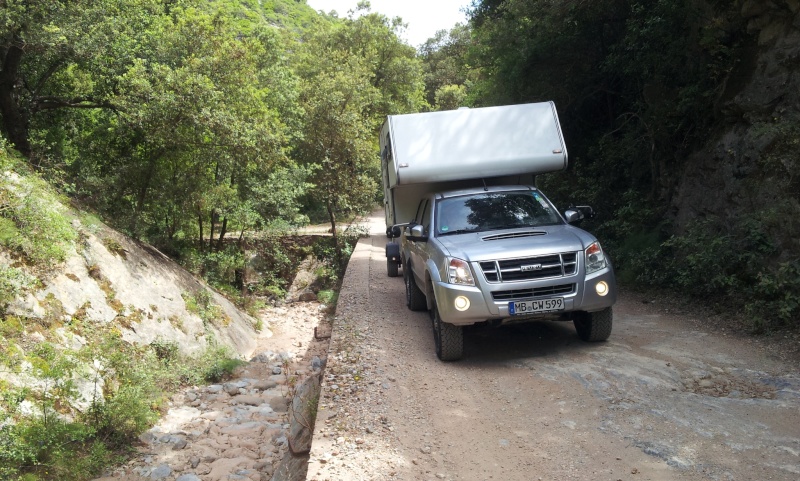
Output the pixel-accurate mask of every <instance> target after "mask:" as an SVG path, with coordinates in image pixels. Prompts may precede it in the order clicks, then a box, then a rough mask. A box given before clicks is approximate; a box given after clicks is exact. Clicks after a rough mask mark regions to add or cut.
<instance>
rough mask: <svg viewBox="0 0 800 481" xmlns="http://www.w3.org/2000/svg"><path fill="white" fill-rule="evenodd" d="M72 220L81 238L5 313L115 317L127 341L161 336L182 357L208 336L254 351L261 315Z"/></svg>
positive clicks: (132, 245)
mask: <svg viewBox="0 0 800 481" xmlns="http://www.w3.org/2000/svg"><path fill="white" fill-rule="evenodd" d="M73 225H74V227H76V229H77V230H78V231H79V232H80V235H81V239H82V240H81V242H79V243H78V244H77V247H76V249H75V250H74V251H73V252H72V254H71V255H70V256H69V257H68V258H67V260H66V262H65V264H64V265H63V266H62V267H60V268H59V269H58V270H57V271H55V272H53V273H52V274H51V275H50V276H47V277H45V278H44V284H45V285H44V287H43V288H42V289H38V290H35V291H34V292H29V293H27V294H26V296H25V297H22V298H19V299H17V300H16V301H15V302H13V303H11V305H10V306H9V308H8V309H7V313H8V314H10V315H14V316H18V317H21V318H33V319H42V318H50V319H51V320H52V321H55V322H59V323H65V324H68V323H70V322H71V321H72V320H73V319H75V318H80V319H81V320H84V321H88V322H90V323H99V324H108V323H112V322H113V323H115V324H116V325H117V327H118V328H119V330H120V332H121V334H122V337H123V339H125V340H126V341H128V342H131V343H136V344H150V343H152V342H153V341H155V340H157V339H160V340H164V341H168V342H174V343H176V344H177V346H178V348H179V349H180V350H181V351H182V352H183V353H185V354H190V353H193V352H195V351H199V350H202V349H203V348H204V347H206V345H207V344H208V342H209V341H210V340H211V339H213V340H214V341H215V342H219V343H222V344H224V345H227V346H229V347H231V348H232V349H233V350H234V351H235V352H236V353H238V354H239V355H240V356H242V357H245V358H246V357H249V356H250V355H251V354H252V352H253V349H254V348H255V338H256V332H255V329H254V326H255V324H256V320H255V319H253V318H252V317H250V316H248V315H247V314H245V313H243V312H242V311H240V310H239V309H238V308H237V307H236V306H234V305H233V304H232V303H231V302H230V301H228V300H227V299H226V298H225V297H223V296H221V295H219V294H217V293H216V292H214V291H213V290H211V289H210V288H209V287H208V286H206V285H205V284H204V283H203V282H202V281H200V280H198V279H197V278H195V277H194V276H192V275H191V274H190V273H188V272H187V271H186V270H184V269H183V268H182V267H180V266H179V265H178V264H176V263H175V262H174V261H172V260H171V259H169V258H168V257H167V256H166V255H164V254H162V253H161V252H159V251H158V250H157V249H155V248H153V247H151V246H149V245H146V244H142V243H139V242H136V241H134V240H132V239H129V238H127V237H125V236H123V235H122V234H119V233H118V232H116V231H113V230H111V229H108V228H106V227H104V226H98V225H95V226H92V227H91V228H88V227H86V226H83V225H81V223H80V221H78V220H75V221H74V222H73ZM198 304H199V306H198ZM193 306H198V307H199V308H200V309H197V308H193ZM261 334H262V335H268V333H266V332H262V333H261Z"/></svg>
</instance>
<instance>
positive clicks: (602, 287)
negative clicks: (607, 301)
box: [594, 281, 608, 296]
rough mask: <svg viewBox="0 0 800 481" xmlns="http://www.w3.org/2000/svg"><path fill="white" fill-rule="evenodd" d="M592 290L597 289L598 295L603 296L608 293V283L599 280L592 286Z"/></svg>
mask: <svg viewBox="0 0 800 481" xmlns="http://www.w3.org/2000/svg"><path fill="white" fill-rule="evenodd" d="M594 290H596V291H597V295H598V296H605V295H606V294H608V284H606V283H605V281H600V282H598V283H597V285H596V286H594Z"/></svg>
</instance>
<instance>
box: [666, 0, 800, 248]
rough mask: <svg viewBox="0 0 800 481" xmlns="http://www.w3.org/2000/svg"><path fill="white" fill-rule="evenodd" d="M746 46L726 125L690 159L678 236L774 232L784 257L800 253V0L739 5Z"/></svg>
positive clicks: (731, 83) (727, 98) (679, 194)
mask: <svg viewBox="0 0 800 481" xmlns="http://www.w3.org/2000/svg"><path fill="white" fill-rule="evenodd" d="M740 15H741V17H742V19H743V20H744V21H746V25H747V26H746V29H747V33H748V34H749V35H750V37H751V38H750V40H749V45H748V46H746V47H744V48H742V50H741V59H740V62H739V64H738V66H737V68H736V69H735V70H734V71H733V72H731V74H730V76H729V79H728V81H727V84H726V91H725V93H724V94H723V97H722V98H723V100H722V102H721V113H722V116H723V119H722V120H723V122H720V123H719V124H718V125H719V126H720V127H719V129H718V130H717V131H716V132H711V133H710V135H709V142H708V144H707V145H706V146H705V147H704V148H703V149H701V150H700V151H698V152H696V153H695V154H694V155H693V156H691V157H690V158H689V159H688V161H687V163H686V166H685V170H684V172H683V174H682V176H681V178H680V180H679V185H678V187H677V190H676V195H675V196H674V197H673V208H674V210H673V212H674V213H675V221H676V227H677V228H678V231H679V232H680V231H681V230H683V229H684V228H685V227H686V226H687V225H688V224H689V223H690V222H691V221H692V220H693V219H696V218H705V217H710V218H715V219H718V220H720V221H722V222H723V223H728V224H734V223H736V222H740V221H742V219H744V218H747V217H748V216H750V217H752V218H756V219H757V220H758V222H759V223H760V225H761V228H763V229H767V230H772V231H773V232H770V233H771V234H773V235H772V237H773V238H775V239H776V240H778V242H779V243H780V244H781V246H780V247H781V251H782V257H786V256H790V255H792V254H791V253H792V252H794V253H795V254H794V255H796V254H797V253H798V252H800V248H798V247H800V246H799V245H798V243H797V238H798V234H799V233H800V227H796V226H795V227H792V226H791V225H789V224H787V223H786V222H785V219H788V218H792V217H796V216H797V215H798V214H800V158H798V149H799V148H800V144H798V139H800V75H798V72H800V0H774V1H764V0H746V1H744V2H741V3H740Z"/></svg>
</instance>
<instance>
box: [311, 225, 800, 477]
mask: <svg viewBox="0 0 800 481" xmlns="http://www.w3.org/2000/svg"><path fill="white" fill-rule="evenodd" d="M373 222H374V225H375V227H373V230H372V232H373V233H374V234H373V237H371V238H367V239H362V241H361V242H360V243H359V245H358V247H357V249H356V251H355V253H354V254H353V258H352V260H351V263H350V265H349V267H348V271H347V275H346V278H345V280H344V285H343V288H342V293H341V295H340V303H339V308H338V311H337V316H336V317H337V319H336V323H335V327H334V333H333V337H332V339H331V352H330V357H329V361H328V367H327V370H326V372H325V375H324V386H323V395H322V398H321V403H320V407H319V417H318V419H317V423H316V429H315V435H314V444H313V446H312V452H311V462H310V467H309V477H308V479H310V480H317V481H323V480H380V479H387V480H390V479H391V480H395V479H397V480H399V479H402V480H417V479H420V480H427V479H431V480H435V479H445V480H489V479H493V480H508V481H514V480H520V481H528V480H531V479H533V480H536V479H543V480H554V479H557V480H586V479H609V480H648V479H649V480H672V479H686V480H705V479H721V480H729V479H730V480H748V479H763V480H767V479H772V480H787V481H789V480H796V479H798V478H799V477H800V372H798V369H797V363H796V359H794V358H793V357H790V358H788V360H787V359H786V358H785V357H782V356H779V355H778V354H779V353H780V352H781V350H780V349H779V348H778V346H777V344H775V340H772V339H770V338H750V337H746V336H741V335H735V334H733V333H727V334H726V333H724V332H722V331H721V330H720V329H718V328H717V329H715V327H714V325H715V324H709V323H708V321H707V320H706V319H704V318H701V317H699V316H696V315H692V314H673V313H670V312H669V311H668V309H669V306H661V305H659V304H658V303H655V304H653V303H648V304H645V303H643V300H644V299H642V298H639V297H637V295H635V294H631V293H625V292H623V294H622V297H621V299H620V301H619V302H618V304H617V305H616V306H615V307H614V313H615V320H614V330H613V333H612V335H611V337H610V339H609V341H608V342H604V343H597V344H587V343H583V342H581V341H579V340H578V338H577V336H576V333H575V330H574V328H573V326H572V325H571V324H568V323H558V322H533V323H529V324H519V325H512V326H507V327H502V328H497V329H471V330H467V331H466V334H465V352H464V354H465V356H464V359H463V360H462V361H460V362H456V363H442V362H440V361H438V360H436V358H435V354H434V352H433V347H434V346H433V340H432V333H431V325H430V319H429V316H428V315H427V313H424V312H422V313H419V312H411V311H409V310H408V309H407V308H406V306H405V294H404V290H403V289H404V286H403V281H402V277H399V278H387V277H386V266H385V263H386V261H385V255H384V247H383V245H384V243H385V238H384V237H383V236H382V235H380V234H378V233H380V232H382V231H383V226H382V225H381V223H380V219H373ZM773 344H774V345H773ZM792 361H794V362H792Z"/></svg>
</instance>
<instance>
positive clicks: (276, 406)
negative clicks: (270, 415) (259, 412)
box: [269, 396, 289, 413]
mask: <svg viewBox="0 0 800 481" xmlns="http://www.w3.org/2000/svg"><path fill="white" fill-rule="evenodd" d="M269 407H271V408H272V410H273V411H275V412H278V413H285V412H287V411H288V410H289V402H288V401H287V400H286V398H284V397H283V396H276V397H274V398H272V399H270V400H269Z"/></svg>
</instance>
